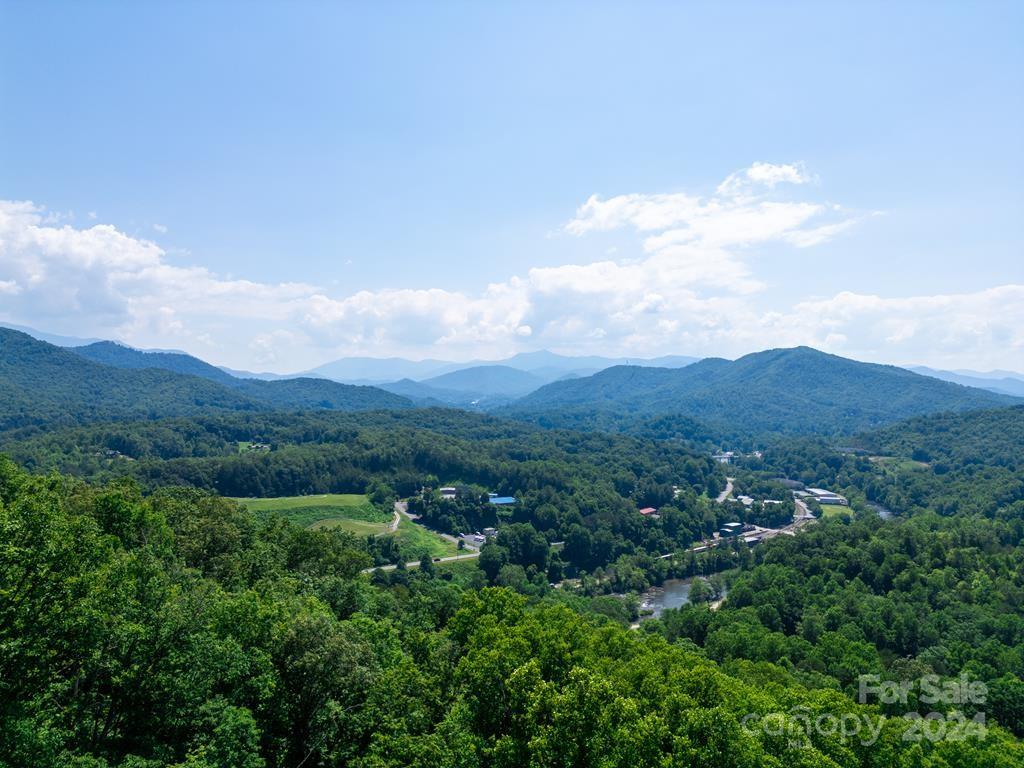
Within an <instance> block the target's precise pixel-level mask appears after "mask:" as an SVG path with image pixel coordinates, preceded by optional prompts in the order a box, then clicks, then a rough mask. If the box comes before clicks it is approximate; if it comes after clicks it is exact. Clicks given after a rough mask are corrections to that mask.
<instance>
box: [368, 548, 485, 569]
mask: <svg viewBox="0 0 1024 768" xmlns="http://www.w3.org/2000/svg"><path fill="white" fill-rule="evenodd" d="M477 557H480V553H479V552H470V553H469V554H466V555H452V556H451V557H442V558H440V559H438V560H435V561H434V562H435V563H451V562H454V561H455V560H473V559H474V558H477ZM397 567H398V566H397V565H380V566H377V568H380V569H381V570H382V571H393V570H395V568H397ZM405 567H406V568H419V567H420V561H419V560H413V561H412V562H411V563H406V564H405ZM377 568H364V569H363V573H373V572H374V571H376V570H377Z"/></svg>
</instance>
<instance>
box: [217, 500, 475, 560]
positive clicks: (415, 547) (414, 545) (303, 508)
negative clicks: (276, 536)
mask: <svg viewBox="0 0 1024 768" xmlns="http://www.w3.org/2000/svg"><path fill="white" fill-rule="evenodd" d="M235 501H237V502H238V503H239V504H244V505H245V506H246V508H247V509H248V510H249V511H250V512H252V513H253V514H254V515H256V516H257V517H264V516H267V515H270V514H279V515H281V516H282V517H285V518H287V519H288V520H290V521H291V522H293V523H295V524H296V525H301V526H304V527H306V528H341V529H342V530H345V531H348V532H349V533H353V534H355V535H357V536H379V535H380V534H382V533H387V532H388V530H389V528H390V526H391V520H392V516H391V514H390V513H388V512H385V511H383V510H380V509H378V508H377V507H375V506H373V504H371V503H370V501H369V499H367V498H366V497H365V496H362V495H360V494H355V493H325V494H321V495H319V496H281V497H278V498H275V499H235ZM395 536H396V538H397V539H398V546H399V549H400V550H401V552H402V557H403V558H405V559H406V560H410V561H411V560H417V559H419V558H420V557H422V555H423V553H424V552H426V553H427V554H429V555H430V556H431V557H450V556H451V555H454V554H457V549H456V545H455V544H452V543H451V542H450V541H448V540H447V539H443V538H441V537H440V536H439V535H437V534H436V533H433V532H432V531H428V530H427V529H426V528H424V527H423V526H421V525H416V523H414V522H412V521H411V520H409V519H407V518H404V517H403V518H402V521H401V522H400V523H399V524H398V530H397V531H396V532H395Z"/></svg>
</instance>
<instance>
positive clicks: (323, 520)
mask: <svg viewBox="0 0 1024 768" xmlns="http://www.w3.org/2000/svg"><path fill="white" fill-rule="evenodd" d="M235 501H237V502H239V503H240V504H244V505H245V506H246V508H248V509H249V511H250V512H252V513H253V514H254V515H256V516H257V517H263V516H266V515H270V514H273V513H277V514H279V515H281V516H282V517H285V518H287V519H288V520H290V521H291V522H293V523H295V524H296V525H301V526H305V527H309V528H335V527H336V528H343V529H344V530H346V531H349V532H350V533H354V534H357V535H359V536H367V535H377V534H380V533H385V532H386V531H387V529H388V525H389V524H390V523H391V515H390V514H388V513H387V512H384V511H383V510H380V509H377V507H375V506H373V504H371V503H370V501H369V499H367V498H366V497H365V496H363V495H361V494H357V493H325V494H321V495H318V496H281V497H278V498H275V499H235Z"/></svg>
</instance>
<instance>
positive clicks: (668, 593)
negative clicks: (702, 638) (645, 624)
mask: <svg viewBox="0 0 1024 768" xmlns="http://www.w3.org/2000/svg"><path fill="white" fill-rule="evenodd" d="M692 583H693V579H666V580H665V583H664V584H662V585H661V586H660V587H651V588H650V589H648V590H647V591H646V592H644V593H643V594H641V595H640V610H641V611H642V612H645V611H651V613H644V615H642V616H641V617H640V618H641V619H650V618H654V619H656V618H658V617H659V616H661V614H662V612H663V611H665V610H666V609H668V608H679V607H681V606H684V605H686V604H687V603H689V602H690V584H692ZM728 591H729V590H728V588H726V587H724V586H723V588H722V595H721V596H722V597H725V596H726V594H727V593H728Z"/></svg>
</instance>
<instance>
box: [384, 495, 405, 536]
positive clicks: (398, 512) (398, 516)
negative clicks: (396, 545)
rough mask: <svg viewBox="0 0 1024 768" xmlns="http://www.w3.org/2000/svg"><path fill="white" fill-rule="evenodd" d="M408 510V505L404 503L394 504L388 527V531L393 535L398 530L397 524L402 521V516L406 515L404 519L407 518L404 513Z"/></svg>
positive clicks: (397, 502)
mask: <svg viewBox="0 0 1024 768" xmlns="http://www.w3.org/2000/svg"><path fill="white" fill-rule="evenodd" d="M408 508H409V503H408V502H406V501H396V502H395V514H394V515H393V516H392V518H391V525H389V526H388V531H390V532H391V533H394V532H395V531H397V530H398V524H399V523H400V522H401V521H402V515H406V517H408V514H407V513H406V510H407V509H408Z"/></svg>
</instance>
